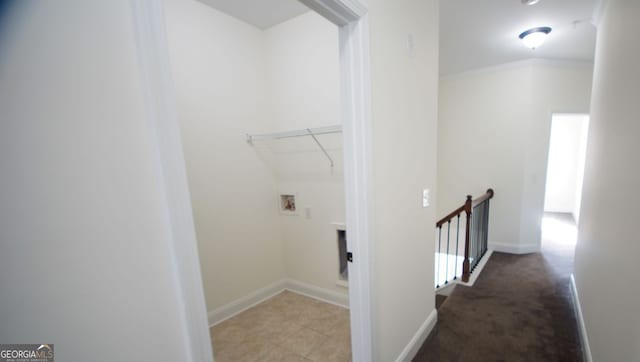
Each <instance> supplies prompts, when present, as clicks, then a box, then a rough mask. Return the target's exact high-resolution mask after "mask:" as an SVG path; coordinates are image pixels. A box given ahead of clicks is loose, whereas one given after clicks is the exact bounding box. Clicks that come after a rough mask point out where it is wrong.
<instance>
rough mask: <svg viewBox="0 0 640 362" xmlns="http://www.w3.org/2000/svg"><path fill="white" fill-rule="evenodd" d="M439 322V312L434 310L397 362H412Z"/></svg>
mask: <svg viewBox="0 0 640 362" xmlns="http://www.w3.org/2000/svg"><path fill="white" fill-rule="evenodd" d="M437 321H438V311H436V310H435V309H434V310H432V311H431V313H429V316H428V317H427V319H426V320H425V321H424V322H423V323H422V325H421V326H420V328H418V331H417V332H416V334H414V335H413V338H411V341H409V344H407V345H406V346H405V347H404V349H403V350H402V352H401V353H400V355H399V356H398V358H396V362H410V361H411V360H412V359H413V357H415V356H416V354H417V353H418V351H419V350H420V347H421V346H422V344H423V343H424V341H425V340H426V339H427V337H429V334H430V333H431V331H432V330H433V327H435V326H436V322H437Z"/></svg>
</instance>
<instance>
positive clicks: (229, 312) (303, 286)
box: [209, 278, 349, 326]
mask: <svg viewBox="0 0 640 362" xmlns="http://www.w3.org/2000/svg"><path fill="white" fill-rule="evenodd" d="M284 290H289V291H291V292H293V293H298V294H302V295H305V296H307V297H310V298H314V299H317V300H319V301H322V302H325V303H329V304H334V305H337V306H339V307H343V308H347V309H349V296H348V295H346V294H342V293H339V292H335V291H332V290H329V289H324V288H320V287H317V286H315V285H311V284H307V283H304V282H301V281H299V280H294V279H287V278H285V279H282V280H279V281H277V282H275V283H273V284H270V285H267V286H266V287H263V288H260V289H258V290H256V291H254V292H252V293H250V294H248V295H246V296H244V297H242V298H239V299H236V300H234V301H233V302H231V303H228V304H225V305H223V306H222V307H219V308H216V309H214V310H212V311H209V326H214V325H216V324H219V323H222V322H224V321H226V320H227V319H229V318H231V317H233V316H235V315H237V314H240V313H242V312H244V311H245V310H247V309H249V308H251V307H254V306H255V305H257V304H260V303H262V302H264V301H265V300H267V299H269V298H271V297H273V296H275V295H276V294H279V293H281V292H282V291H284Z"/></svg>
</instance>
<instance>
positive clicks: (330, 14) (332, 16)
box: [300, 0, 367, 26]
mask: <svg viewBox="0 0 640 362" xmlns="http://www.w3.org/2000/svg"><path fill="white" fill-rule="evenodd" d="M300 2H301V3H303V4H305V5H306V6H307V7H309V8H310V9H312V10H314V11H315V12H317V13H318V14H320V15H322V16H324V17H325V18H326V19H327V20H329V21H330V22H332V23H334V24H336V25H338V26H344V25H347V24H349V23H351V22H355V21H358V20H359V19H360V18H362V16H364V14H366V13H367V7H366V6H364V5H363V4H362V3H360V2H359V1H358V0H300Z"/></svg>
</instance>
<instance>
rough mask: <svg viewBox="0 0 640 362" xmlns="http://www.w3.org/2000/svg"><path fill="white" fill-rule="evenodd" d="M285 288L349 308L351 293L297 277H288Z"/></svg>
mask: <svg viewBox="0 0 640 362" xmlns="http://www.w3.org/2000/svg"><path fill="white" fill-rule="evenodd" d="M285 289H287V290H289V291H291V292H294V293H298V294H302V295H306V296H307V297H311V298H314V299H317V300H320V301H322V302H326V303H329V304H334V305H337V306H339V307H343V308H347V309H349V295H347V294H343V293H339V292H335V291H333V290H330V289H324V288H320V287H318V286H315V285H311V284H308V283H304V282H301V281H299V280H295V279H286V283H285Z"/></svg>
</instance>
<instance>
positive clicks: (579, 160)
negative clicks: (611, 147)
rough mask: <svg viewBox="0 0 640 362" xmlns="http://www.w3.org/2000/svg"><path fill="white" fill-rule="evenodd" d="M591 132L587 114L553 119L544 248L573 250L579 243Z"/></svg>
mask: <svg viewBox="0 0 640 362" xmlns="http://www.w3.org/2000/svg"><path fill="white" fill-rule="evenodd" d="M588 129H589V115H588V114H566V113H556V114H553V115H552V119H551V135H550V138H549V157H548V162H547V180H546V191H545V199H544V216H543V219H542V243H543V247H545V246H546V247H558V246H562V245H564V246H567V247H570V248H573V247H574V246H575V243H576V241H577V224H578V221H579V219H580V204H581V198H582V181H583V176H584V166H585V158H586V150H587V135H588Z"/></svg>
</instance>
